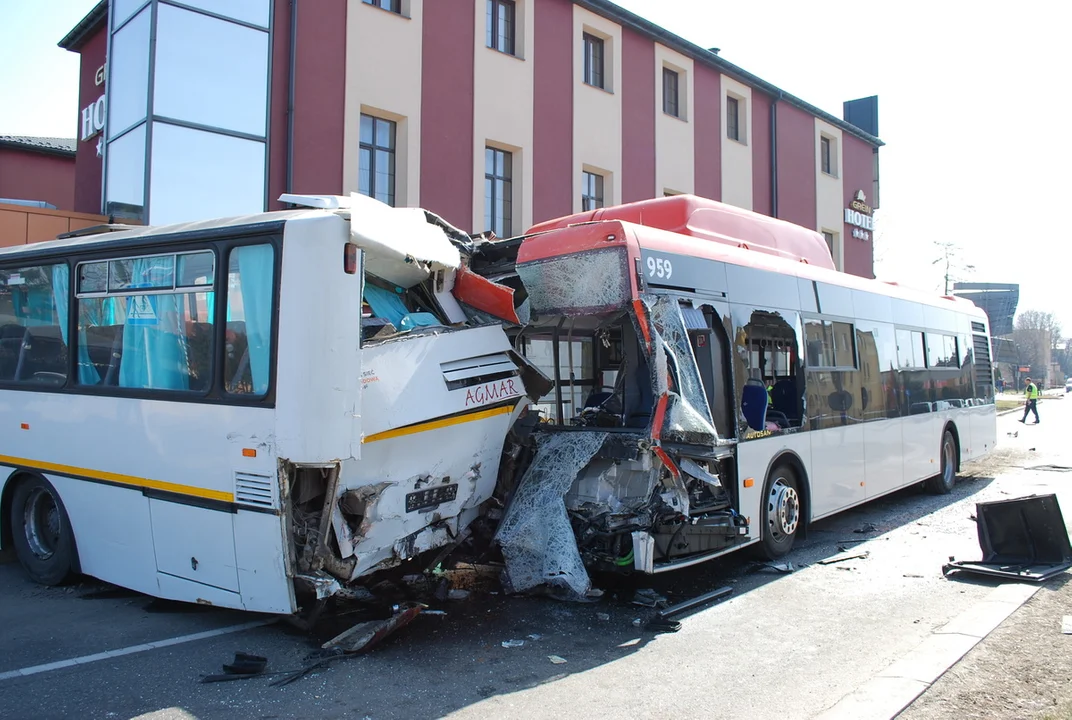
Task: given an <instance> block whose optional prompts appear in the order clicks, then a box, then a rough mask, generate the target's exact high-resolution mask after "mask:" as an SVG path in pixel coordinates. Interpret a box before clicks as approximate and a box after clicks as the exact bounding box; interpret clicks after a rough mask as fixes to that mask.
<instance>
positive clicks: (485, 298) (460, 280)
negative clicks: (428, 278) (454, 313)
mask: <svg viewBox="0 0 1072 720" xmlns="http://www.w3.org/2000/svg"><path fill="white" fill-rule="evenodd" d="M453 292H454V297H455V298H457V299H458V300H459V301H460V302H463V303H465V304H466V305H468V306H470V307H472V308H476V309H477V310H480V311H482V312H485V313H488V314H489V315H492V316H493V317H496V318H499V319H500V320H505V321H506V322H508V323H512V324H514V325H524V324H526V323H527V322H528V321H529V318H528V314H527V313H524V314H525V317H522V316H520V315H519V314H518V308H516V307H515V303H514V289H513V288H511V287H508V286H506V285H500V284H499V283H496V282H492V281H491V280H488V279H487V278H485V277H483V276H481V275H477V274H476V273H474V272H473V271H471V270H469V268H467V267H465V266H462V267H460V268H458V271H457V273H455V277H454V291H453ZM522 308H524V309H526V310H527V308H528V306H527V305H523V306H522Z"/></svg>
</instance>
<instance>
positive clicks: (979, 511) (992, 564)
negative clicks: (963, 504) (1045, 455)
mask: <svg viewBox="0 0 1072 720" xmlns="http://www.w3.org/2000/svg"><path fill="white" fill-rule="evenodd" d="M975 515H976V517H977V518H978V520H977V521H976V523H977V527H978V534H979V548H980V549H981V550H982V553H983V558H982V560H979V561H974V562H973V561H964V560H956V559H955V558H954V557H953V556H950V557H949V562H948V563H946V564H945V565H943V566H942V574H943V575H944V576H946V577H949V575H950V574H953V573H956V572H966V573H968V574H973V575H985V576H992V577H1001V578H1010V579H1014V580H1029V581H1032V582H1043V581H1045V580H1048V579H1050V578H1051V577H1054V576H1055V575H1058V574H1060V573H1062V572H1064V571H1065V570H1067V569H1069V568H1072V544H1070V543H1069V539H1068V530H1067V528H1066V527H1065V521H1064V517H1063V515H1062V514H1061V505H1060V503H1058V501H1057V496H1056V495H1054V494H1052V493H1051V494H1049V495H1030V496H1028V497H1022V498H1016V499H1013V500H996V501H993V502H985V503H976V504H975Z"/></svg>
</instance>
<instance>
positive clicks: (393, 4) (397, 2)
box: [361, 0, 402, 15]
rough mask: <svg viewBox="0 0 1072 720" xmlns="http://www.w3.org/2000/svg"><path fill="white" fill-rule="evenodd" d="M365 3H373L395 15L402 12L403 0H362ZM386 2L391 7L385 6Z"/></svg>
mask: <svg viewBox="0 0 1072 720" xmlns="http://www.w3.org/2000/svg"><path fill="white" fill-rule="evenodd" d="M361 2H363V3H364V4H365V5H371V6H372V7H374V8H379V9H380V10H383V11H385V12H389V13H391V14H393V15H401V14H402V0H361ZM384 3H386V4H387V5H389V6H390V7H384Z"/></svg>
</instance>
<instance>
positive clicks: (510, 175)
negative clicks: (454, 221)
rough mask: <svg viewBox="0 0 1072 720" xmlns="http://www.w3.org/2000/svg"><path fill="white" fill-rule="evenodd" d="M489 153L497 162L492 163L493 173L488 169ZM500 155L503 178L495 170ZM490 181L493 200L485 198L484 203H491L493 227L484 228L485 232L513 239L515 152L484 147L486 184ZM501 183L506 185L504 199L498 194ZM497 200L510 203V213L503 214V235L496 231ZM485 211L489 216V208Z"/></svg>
mask: <svg viewBox="0 0 1072 720" xmlns="http://www.w3.org/2000/svg"><path fill="white" fill-rule="evenodd" d="M489 151H490V152H492V153H493V154H494V157H495V158H496V160H494V161H493V162H492V171H491V173H489V172H488V169H487V153H488V152H489ZM499 154H502V156H503V170H504V175H502V176H500V175H498V174H496V171H495V169H494V168H495V167H497V166H498V162H497V158H498V155H499ZM508 163H509V167H507V164H508ZM489 180H490V181H491V199H490V201H489V199H488V198H487V197H486V196H485V199H484V202H485V203H487V202H490V203H491V213H490V218H491V225H492V227H487V228H484V230H491V231H492V232H495V234H496V235H497V236H498V237H503V238H506V237H511V236H512V235H513V231H514V153H513V151H511V150H504V149H503V148H500V147H495V146H494V145H485V146H484V182H485V183H486V182H488V181H489ZM500 181H501V182H503V183H504V185H505V186H506V187H505V188H504V193H503V197H501V198H500V197H498V194H497V193H496V187H497V183H498V182H500ZM496 200H499V201H503V200H505V201H508V202H509V203H510V212H509V213H506V212H503V226H502V231H503V233H502V234H501V235H500V234H499V233H498V232H497V231H496V230H495V224H496V222H495V220H496V214H495V209H496V204H497V203H496ZM504 207H505V206H504ZM484 209H485V214H487V210H488V208H487V207H485V208H484Z"/></svg>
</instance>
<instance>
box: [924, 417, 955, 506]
mask: <svg viewBox="0 0 1072 720" xmlns="http://www.w3.org/2000/svg"><path fill="white" fill-rule="evenodd" d="M956 482H957V443H956V441H955V440H953V433H952V432H950V431H949V429H948V428H947V429H946V431H945V432H944V433H943V434H942V469H941V472H939V473H938V474H937V475H935V476H934V477H932V478H931V479H930V480H928V481H927V489H928V490H930V491H931V492H933V493H936V494H938V495H948V494H949V493H951V492H953V486H954V485H956Z"/></svg>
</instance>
